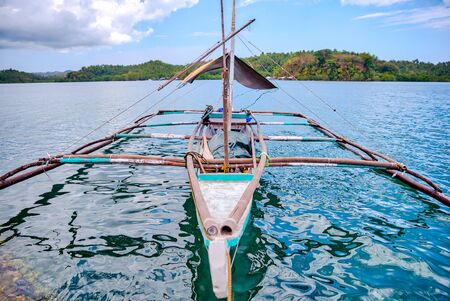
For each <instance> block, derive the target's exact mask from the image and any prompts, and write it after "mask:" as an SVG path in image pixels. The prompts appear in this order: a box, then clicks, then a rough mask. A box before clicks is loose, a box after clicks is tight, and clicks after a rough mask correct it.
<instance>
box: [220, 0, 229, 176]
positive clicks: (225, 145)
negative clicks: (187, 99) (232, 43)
mask: <svg viewBox="0 0 450 301" xmlns="http://www.w3.org/2000/svg"><path fill="white" fill-rule="evenodd" d="M220 13H221V19H222V42H223V44H222V52H223V72H222V83H223V92H222V98H223V99H222V100H223V153H224V158H223V159H224V171H225V172H228V166H229V149H228V131H229V130H230V110H229V105H228V87H227V86H228V79H227V78H228V70H227V54H226V48H225V20H224V15H223V0H220Z"/></svg>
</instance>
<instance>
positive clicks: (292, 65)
mask: <svg viewBox="0 0 450 301" xmlns="http://www.w3.org/2000/svg"><path fill="white" fill-rule="evenodd" d="M244 60H245V61H247V63H249V64H250V65H251V66H252V67H253V68H255V69H256V70H257V71H258V72H260V73H261V74H263V75H264V76H267V77H272V78H279V79H298V80H333V81H446V82H449V81H450V62H443V63H438V64H432V63H425V62H420V61H418V60H414V61H385V60H380V59H378V58H377V57H376V56H374V55H372V54H369V53H355V52H348V51H337V50H330V49H323V50H319V51H299V52H290V53H264V54H261V55H258V56H253V57H249V58H245V59H244ZM280 66H281V67H280ZM183 67H184V66H182V65H172V64H167V63H164V62H162V61H159V60H154V61H148V62H146V63H143V64H138V65H127V66H123V65H95V66H89V67H83V68H81V69H80V70H78V71H64V72H58V71H55V72H38V73H26V72H21V71H17V70H13V69H8V70H2V71H0V83H29V82H68V81H127V80H148V79H152V80H158V79H165V78H169V77H171V76H172V75H173V74H175V73H176V72H177V71H179V70H181V69H182V68H183ZM219 78H220V72H217V71H215V72H211V73H209V74H204V75H202V76H201V77H200V79H219Z"/></svg>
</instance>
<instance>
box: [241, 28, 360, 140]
mask: <svg viewBox="0 0 450 301" xmlns="http://www.w3.org/2000/svg"><path fill="white" fill-rule="evenodd" d="M238 38H239V39H240V40H241V41H242V39H241V37H240V36H239V35H238ZM243 38H244V39H245V40H246V41H247V42H248V43H249V44H250V45H252V46H253V47H254V48H255V49H257V50H258V51H259V52H260V53H261V54H263V53H264V52H263V51H262V50H261V49H260V48H258V47H257V46H256V45H255V44H253V43H252V42H251V41H249V40H248V39H246V38H245V37H243ZM242 42H244V41H242ZM244 44H245V43H244ZM267 57H268V58H269V59H270V60H271V61H272V62H273V63H274V64H276V65H277V66H278V67H280V68H281V69H282V70H283V71H284V72H286V73H287V74H289V75H290V76H291V77H294V78H295V76H294V75H293V74H292V73H291V72H289V71H288V70H286V69H285V68H284V67H283V66H282V65H280V64H279V63H278V62H277V61H275V60H274V59H273V58H272V57H270V56H267ZM298 82H299V83H300V85H301V86H302V87H303V88H305V89H306V90H307V91H308V92H309V93H311V94H312V95H313V96H314V97H316V98H317V99H318V100H320V101H321V102H322V103H323V104H325V105H326V106H327V107H328V108H330V110H332V111H333V112H335V113H336V114H337V115H338V116H339V117H340V118H341V119H342V120H344V121H345V122H346V123H347V124H348V125H350V126H351V127H352V128H354V129H356V130H357V131H358V132H360V133H361V134H363V135H364V131H363V130H362V129H360V128H359V127H357V126H356V125H355V124H353V123H352V122H350V120H348V119H347V118H346V117H345V116H344V115H343V114H341V113H340V112H339V111H338V110H337V109H336V108H335V107H333V106H332V105H331V104H330V103H328V102H327V101H326V100H325V99H323V98H322V97H321V96H320V95H318V94H316V92H314V90H312V89H311V88H310V87H308V86H307V85H305V84H304V83H303V82H301V81H298ZM291 97H292V96H291Z"/></svg>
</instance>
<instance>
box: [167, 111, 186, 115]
mask: <svg viewBox="0 0 450 301" xmlns="http://www.w3.org/2000/svg"><path fill="white" fill-rule="evenodd" d="M174 114H185V112H184V111H173V112H163V113H162V115H174Z"/></svg>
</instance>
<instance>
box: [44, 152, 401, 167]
mask: <svg viewBox="0 0 450 301" xmlns="http://www.w3.org/2000/svg"><path fill="white" fill-rule="evenodd" d="M53 160H54V162H55V163H62V164H87V163H92V164H138V165H169V166H180V167H184V166H185V159H184V158H182V157H161V156H144V155H130V154H88V155H68V156H63V157H61V158H55V159H53ZM259 161H260V159H259V158H257V162H259ZM223 164H224V160H223V159H209V160H208V159H205V161H204V162H203V161H202V165H203V167H205V168H210V169H216V168H217V169H219V168H220V167H222V166H223ZM230 164H233V166H234V168H239V167H252V166H253V162H252V159H251V158H231V159H230ZM268 164H269V166H272V167H276V166H321V167H363V168H376V169H390V170H398V171H405V170H406V167H405V166H404V165H401V164H396V163H391V162H380V161H367V160H355V159H348V158H321V157H273V158H270V159H269V161H268Z"/></svg>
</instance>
